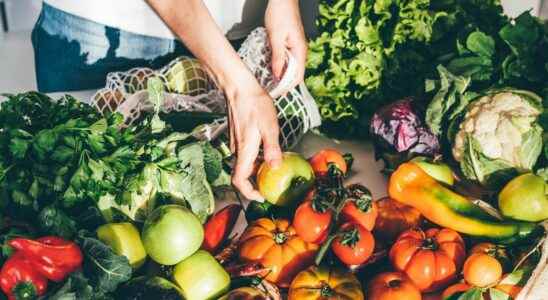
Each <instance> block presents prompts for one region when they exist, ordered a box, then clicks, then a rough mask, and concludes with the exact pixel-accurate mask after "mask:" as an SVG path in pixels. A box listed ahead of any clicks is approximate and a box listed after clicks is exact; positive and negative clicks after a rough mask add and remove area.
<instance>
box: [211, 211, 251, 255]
mask: <svg viewBox="0 0 548 300" xmlns="http://www.w3.org/2000/svg"><path fill="white" fill-rule="evenodd" d="M241 211H242V206H240V205H238V204H230V205H227V206H226V207H224V208H223V209H221V210H220V211H218V212H217V213H216V214H215V215H213V216H212V217H211V218H210V219H209V220H208V221H207V223H206V224H205V225H204V243H203V244H202V249H204V250H206V251H208V252H210V253H215V251H217V249H218V248H219V246H221V244H222V243H223V242H224V241H225V240H226V239H227V238H228V235H229V234H230V233H231V232H232V229H233V228H234V225H236V221H237V220H238V217H239V216H240V212H241Z"/></svg>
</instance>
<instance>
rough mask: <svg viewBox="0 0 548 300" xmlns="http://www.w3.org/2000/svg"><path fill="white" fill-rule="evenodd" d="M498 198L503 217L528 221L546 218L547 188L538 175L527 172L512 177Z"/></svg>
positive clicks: (547, 205) (547, 210)
mask: <svg viewBox="0 0 548 300" xmlns="http://www.w3.org/2000/svg"><path fill="white" fill-rule="evenodd" d="M498 198H499V199H498V200H499V208H500V211H501V212H502V214H503V215H504V216H505V217H509V218H512V219H516V220H521V221H529V222H538V221H542V220H545V219H548V188H547V184H546V182H544V179H542V177H540V176H537V175H534V174H532V173H527V174H523V175H520V176H518V177H516V178H514V179H512V180H511V181H510V182H509V183H508V184H506V185H505V186H504V188H503V189H502V191H501V192H500V193H499V197H498Z"/></svg>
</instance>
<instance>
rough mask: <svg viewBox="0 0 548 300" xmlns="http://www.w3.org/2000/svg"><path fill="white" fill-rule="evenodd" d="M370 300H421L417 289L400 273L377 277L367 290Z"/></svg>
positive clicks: (384, 274)
mask: <svg viewBox="0 0 548 300" xmlns="http://www.w3.org/2000/svg"><path fill="white" fill-rule="evenodd" d="M366 298H367V299H368V300H421V293H420V291H419V290H418V289H417V287H416V286H415V285H414V284H413V283H412V282H411V280H409V278H407V276H405V274H403V273H400V272H389V273H382V274H379V275H377V276H376V277H375V278H373V280H371V282H369V286H368V289H367V297H366Z"/></svg>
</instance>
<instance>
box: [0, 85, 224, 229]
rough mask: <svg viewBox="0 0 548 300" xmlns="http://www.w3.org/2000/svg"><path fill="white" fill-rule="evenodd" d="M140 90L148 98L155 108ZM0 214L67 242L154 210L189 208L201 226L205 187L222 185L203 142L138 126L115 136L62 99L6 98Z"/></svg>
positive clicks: (160, 127)
mask: <svg viewBox="0 0 548 300" xmlns="http://www.w3.org/2000/svg"><path fill="white" fill-rule="evenodd" d="M154 86H155V85H154V84H149V87H150V89H151V90H150V96H151V97H150V98H151V99H153V98H154V97H156V98H157V99H160V100H157V101H161V99H163V96H162V94H161V93H162V90H161V89H156V90H154ZM0 128H2V130H1V131H0V193H1V194H2V198H1V200H0V211H2V212H3V213H5V215H6V216H9V217H10V218H12V219H16V220H23V221H27V222H28V223H30V224H32V225H35V227H36V228H37V229H38V231H39V232H40V233H42V234H54V235H58V236H62V237H65V238H69V239H70V238H72V237H74V236H75V234H76V232H77V231H78V230H79V229H89V230H94V229H95V228H96V227H97V225H99V224H102V223H104V222H108V221H112V220H114V219H120V218H121V219H124V218H125V219H127V218H129V219H131V220H134V221H144V218H145V217H146V215H147V213H148V212H150V211H151V210H152V209H153V208H154V207H155V205H156V203H157V202H158V201H168V202H175V203H179V204H183V205H187V206H189V207H190V208H191V209H192V211H193V212H194V213H195V214H196V215H197V216H198V217H199V218H200V220H202V221H205V218H206V217H207V216H208V215H209V214H211V213H212V212H213V208H214V202H213V192H212V187H213V186H221V185H227V184H228V182H229V176H228V174H227V173H226V172H225V171H224V170H223V168H222V159H223V157H222V155H221V153H220V152H219V151H218V150H217V149H216V148H214V147H213V146H212V145H211V144H210V143H208V142H201V141H197V140H195V139H194V138H193V137H192V135H191V134H189V133H182V132H176V131H173V130H172V129H171V128H170V126H166V124H165V123H164V122H163V121H162V120H160V119H159V118H158V114H157V113H155V114H152V115H150V116H147V117H145V118H144V119H143V120H142V122H140V123H139V124H137V125H135V126H130V127H128V128H124V124H123V117H122V116H121V115H118V114H113V115H110V116H106V117H102V116H101V115H99V114H98V113H97V112H96V111H95V110H94V109H93V108H91V107H90V106H88V105H86V104H83V103H80V102H78V101H77V100H75V99H73V98H72V97H70V96H65V97H63V98H61V99H59V100H58V101H53V100H52V99H50V98H49V97H47V96H46V95H42V94H39V93H35V92H30V93H25V94H19V95H9V96H8V98H7V101H5V102H3V103H2V105H1V107H0Z"/></svg>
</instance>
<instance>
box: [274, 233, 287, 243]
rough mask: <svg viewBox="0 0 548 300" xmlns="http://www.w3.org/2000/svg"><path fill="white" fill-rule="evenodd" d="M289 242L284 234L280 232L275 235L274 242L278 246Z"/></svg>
mask: <svg viewBox="0 0 548 300" xmlns="http://www.w3.org/2000/svg"><path fill="white" fill-rule="evenodd" d="M285 241H287V235H286V234H285V233H284V232H278V233H276V234H274V242H275V243H276V244H278V245H280V244H283V243H285Z"/></svg>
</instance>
